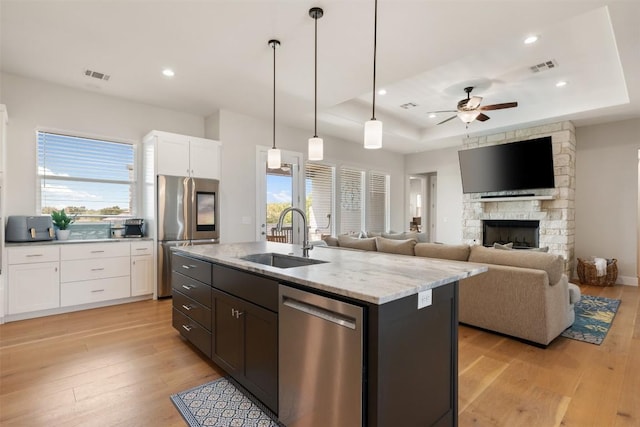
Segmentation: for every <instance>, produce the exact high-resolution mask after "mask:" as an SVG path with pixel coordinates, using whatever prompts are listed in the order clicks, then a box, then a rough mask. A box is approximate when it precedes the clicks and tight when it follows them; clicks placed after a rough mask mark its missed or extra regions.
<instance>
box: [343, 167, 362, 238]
mask: <svg viewBox="0 0 640 427" xmlns="http://www.w3.org/2000/svg"><path fill="white" fill-rule="evenodd" d="M364 186H365V181H364V171H362V170H357V169H351V168H347V167H342V168H341V169H340V233H359V232H360V231H362V230H363V229H364V227H363V224H364V221H363V219H364V206H363V202H364V194H363V192H364Z"/></svg>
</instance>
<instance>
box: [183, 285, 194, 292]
mask: <svg viewBox="0 0 640 427" xmlns="http://www.w3.org/2000/svg"><path fill="white" fill-rule="evenodd" d="M182 287H183V288H184V289H186V290H188V291H190V290H191V288H192V287H193V286H187V285H182Z"/></svg>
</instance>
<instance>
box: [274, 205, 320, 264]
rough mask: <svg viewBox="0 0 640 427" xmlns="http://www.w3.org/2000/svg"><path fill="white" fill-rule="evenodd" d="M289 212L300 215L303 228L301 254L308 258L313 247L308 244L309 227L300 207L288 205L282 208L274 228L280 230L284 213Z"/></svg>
mask: <svg viewBox="0 0 640 427" xmlns="http://www.w3.org/2000/svg"><path fill="white" fill-rule="evenodd" d="M289 212H298V213H299V214H300V216H301V217H302V227H303V230H304V238H303V240H302V256H303V257H305V258H309V251H310V250H311V249H313V246H312V245H310V244H309V229H308V228H307V215H305V213H304V211H303V210H302V209H299V208H294V207H292V206H290V207H288V208H286V209H285V210H283V211H282V212H281V213H280V218H278V225H277V226H276V230H278V231H279V232H280V231H282V222H283V221H284V217H285V215H286V214H287V213H289ZM292 215H293V214H292Z"/></svg>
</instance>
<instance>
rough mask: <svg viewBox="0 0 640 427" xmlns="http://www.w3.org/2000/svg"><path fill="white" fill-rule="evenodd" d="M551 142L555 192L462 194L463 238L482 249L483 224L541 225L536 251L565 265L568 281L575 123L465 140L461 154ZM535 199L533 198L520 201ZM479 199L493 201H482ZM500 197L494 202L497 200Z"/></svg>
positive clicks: (572, 240) (572, 231)
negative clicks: (519, 222) (498, 146)
mask: <svg viewBox="0 0 640 427" xmlns="http://www.w3.org/2000/svg"><path fill="white" fill-rule="evenodd" d="M544 136H551V141H552V145H553V164H554V178H555V188H551V189H540V190H534V191H531V190H526V191H511V192H500V193H473V194H463V199H462V200H463V209H464V211H463V214H462V222H463V224H462V236H463V240H464V241H465V242H466V243H468V244H472V245H473V244H482V242H483V224H482V221H483V220H535V221H539V222H540V224H539V227H540V228H539V242H538V246H540V247H544V246H548V247H549V252H551V253H555V254H559V255H561V256H562V257H563V258H564V260H565V274H567V276H568V277H571V272H572V269H573V259H574V252H575V171H576V168H575V161H576V138H575V127H574V126H573V123H571V122H568V121H565V122H559V123H553V124H549V125H543V126H536V127H530V128H525V129H519V130H515V131H507V132H502V133H497V134H493V135H487V136H480V137H474V138H468V139H466V140H465V141H464V144H463V145H464V147H463V149H469V148H476V147H484V146H488V145H496V144H507V143H510V142H516V141H523V140H528V139H534V138H540V137H544ZM530 193H534V195H533V196H522V197H518V196H520V195H523V194H530ZM482 196H492V197H491V198H484V199H483V198H482ZM495 196H498V197H495Z"/></svg>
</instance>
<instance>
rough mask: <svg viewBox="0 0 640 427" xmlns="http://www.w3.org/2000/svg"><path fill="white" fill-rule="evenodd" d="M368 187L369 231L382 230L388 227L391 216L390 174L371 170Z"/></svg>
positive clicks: (367, 214)
mask: <svg viewBox="0 0 640 427" xmlns="http://www.w3.org/2000/svg"><path fill="white" fill-rule="evenodd" d="M368 175H369V178H368V180H367V181H368V182H367V188H368V193H369V200H368V203H367V209H366V217H367V231H376V232H382V231H387V229H388V224H387V223H388V221H387V219H388V216H389V175H386V174H382V173H378V172H369V174H368Z"/></svg>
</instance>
